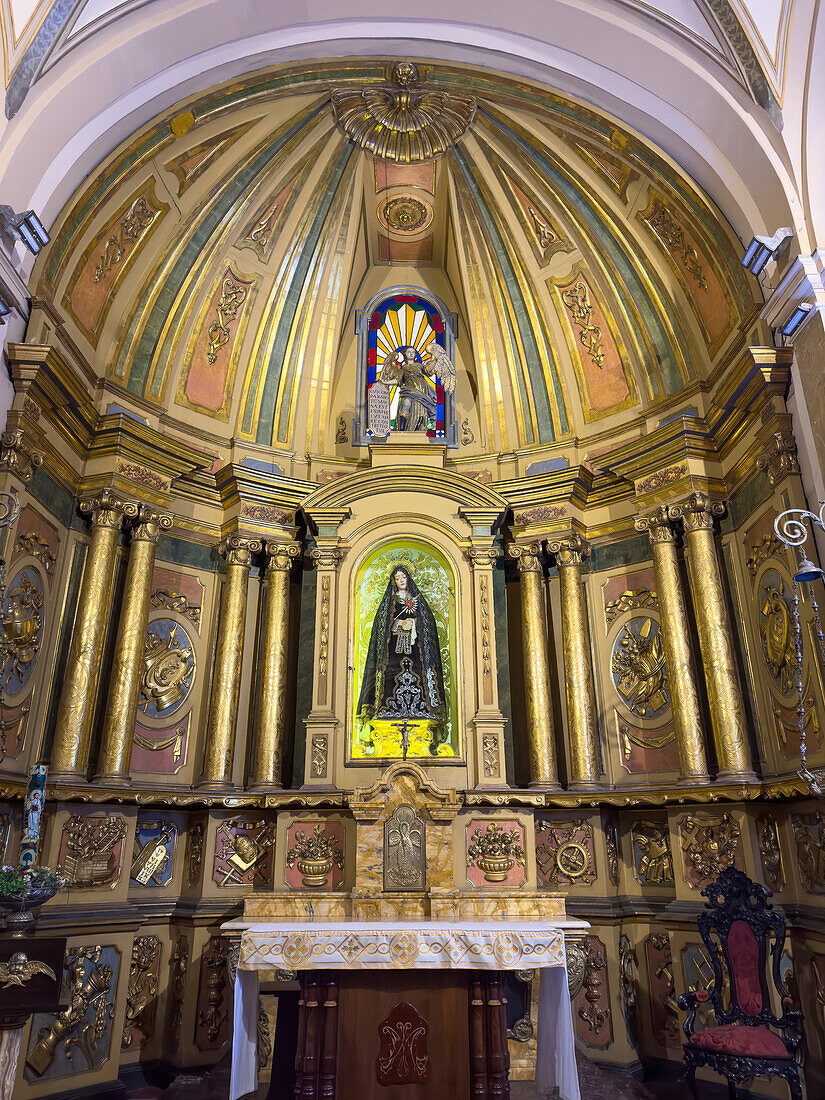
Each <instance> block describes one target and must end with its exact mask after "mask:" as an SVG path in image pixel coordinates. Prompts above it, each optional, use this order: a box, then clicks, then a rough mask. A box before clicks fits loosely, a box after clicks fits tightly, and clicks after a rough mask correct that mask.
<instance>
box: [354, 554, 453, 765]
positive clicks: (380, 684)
mask: <svg viewBox="0 0 825 1100" xmlns="http://www.w3.org/2000/svg"><path fill="white" fill-rule="evenodd" d="M446 714H447V708H446V702H445V696H444V675H443V672H442V669H441V647H440V645H439V641H438V629H437V627H436V623H435V619H434V618H433V613H432V611H431V610H430V605H429V604H428V603H427V601H426V599H425V598H424V596H422V594H421V592H420V591H419V590H418V587H417V585H416V583H415V581H414V580H413V579H412V573H411V571H410V568H409V566H408V565H406V564H402V563H399V562H395V563H393V565H392V567H391V572H390V579H389V581H388V582H387V587H386V589H385V590H384V595H383V596H382V598H381V603H380V604H379V605H378V610H377V611H376V613H375V619H374V620H373V624H372V632H371V634H370V642H369V648H368V649H367V660H366V664H365V666H364V679H363V680H362V682H361V693H360V695H359V696H358V709H357V713H356V717H357V718H358V720H359V721H361V722H365V723H369V722H371V721H372V720H373V719H383V720H385V721H387V720H388V721H390V722H396V721H404V720H405V719H413V720H416V719H417V720H419V721H421V720H422V719H424V720H429V721H430V722H432V723H433V725H432V727H431V728H432V731H433V739H432V745H431V752H432V753H433V754H434V753H435V751H436V749H437V746H438V743H439V741H440V740H441V735H442V732H443V730H444V721H445V718H446Z"/></svg>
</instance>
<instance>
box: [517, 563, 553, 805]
mask: <svg viewBox="0 0 825 1100" xmlns="http://www.w3.org/2000/svg"><path fill="white" fill-rule="evenodd" d="M507 553H508V554H509V555H510V557H511V558H515V560H516V562H517V564H518V571H519V588H520V591H521V645H522V651H523V653H524V693H525V696H526V704H527V748H528V755H529V759H530V786H531V787H539V788H541V789H542V790H559V789H560V787H559V782H558V778H557V771H556V746H555V741H554V736H553V700H552V696H551V694H550V654H549V648H548V631H547V609H546V598H545V592H544V571H543V569H542V567H541V543H539V542H534V543H531V544H530V545H529V546H517V545H514V546H509V547H508V548H507Z"/></svg>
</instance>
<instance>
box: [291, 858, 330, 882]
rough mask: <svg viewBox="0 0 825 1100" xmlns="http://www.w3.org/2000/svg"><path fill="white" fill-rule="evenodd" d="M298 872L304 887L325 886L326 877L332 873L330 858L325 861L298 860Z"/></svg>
mask: <svg viewBox="0 0 825 1100" xmlns="http://www.w3.org/2000/svg"><path fill="white" fill-rule="evenodd" d="M297 867H298V870H299V871H300V872H301V874H302V875H303V879H302V880H301V881H302V882H303V884H304V886H326V882H327V877H328V876H329V874H330V873H331V871H332V857H331V856H327V858H326V859H299V860H298V862H297Z"/></svg>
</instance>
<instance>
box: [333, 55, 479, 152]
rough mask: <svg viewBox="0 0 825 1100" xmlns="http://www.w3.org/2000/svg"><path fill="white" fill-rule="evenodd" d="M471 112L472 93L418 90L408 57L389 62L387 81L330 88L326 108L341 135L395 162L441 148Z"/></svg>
mask: <svg viewBox="0 0 825 1100" xmlns="http://www.w3.org/2000/svg"><path fill="white" fill-rule="evenodd" d="M475 112H476V101H475V99H473V97H472V96H465V95H455V94H454V93H452V92H440V91H426V90H424V89H423V88H422V87H421V79H420V76H419V73H418V68H417V67H416V66H415V65H414V64H413V63H412V62H411V61H399V62H398V63H397V64H396V65H395V68H394V69H393V73H392V84H391V85H386V84H385V85H379V86H378V87H375V86H373V87H368V88H353V89H347V90H344V91H340V92H333V93H332V113H333V114H334V116H335V121H336V122H337V123H338V125H339V126H340V127H341V129H342V130H343V131H344V133H345V134H346V135H347V137H348V138H350V140H352V141H354V142H356V144H358V145H360V146H361V148H362V149H367V150H368V151H369V152H370V153H372V154H373V155H374V156H376V157H381V158H382V159H384V160H392V161H395V162H396V163H397V164H416V163H418V162H419V161H422V160H430V159H431V158H432V157H437V156H439V155H440V154H441V153H446V151H447V150H448V149H450V148H452V146H453V145H455V143H456V142H457V141H458V139H459V138H460V137H461V136H462V135H463V134H465V133H466V132H467V130H468V129H469V127H470V125H471V124H472V122H473V119H474V118H475Z"/></svg>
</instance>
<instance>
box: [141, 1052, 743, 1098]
mask: <svg viewBox="0 0 825 1100" xmlns="http://www.w3.org/2000/svg"><path fill="white" fill-rule="evenodd" d="M579 1081H580V1083H581V1096H582V1100H691V1093H690V1090H689V1089H688V1088H687V1086H686V1085H685V1084H684V1082H683V1081H681V1080H680V1079H678V1078H668V1079H667V1080H660V1081H647V1082H645V1083H644V1084H642V1083H640V1082H638V1081H634V1080H633V1079H632V1078H631V1077H627V1076H625V1075H624V1074H621V1073H610V1072H608V1071H607V1070H604V1069H601V1068H599V1067H598V1066H596V1065H594V1063H592V1062H588V1061H587V1060H586V1059H580V1062H579ZM698 1092H699V1098H700V1100H727V1096H728V1090H727V1086H725V1085H724V1084H720V1085H707V1084H703V1083H701V1082H699V1083H698ZM739 1095H740V1096H742V1097H743V1100H744V1095H745V1094H744V1093H742V1092H741V1091H740V1093H739ZM228 1096H229V1067H228V1065H227V1064H226V1063H222V1064H221V1065H220V1066H218V1067H217V1068H216V1069H214V1070H212V1071H211V1072H209V1073H196V1072H193V1073H184V1074H181V1076H180V1077H177V1078H176V1079H175V1081H173V1083H172V1084H171V1085H169V1087H168V1088H166V1089H164V1090H161V1089H158V1088H150V1087H144V1088H141V1089H134V1090H130V1091H129V1092H128V1093H127V1094H126V1100H227V1098H228ZM510 1097H511V1100H551V1098H552V1093H546V1092H543V1091H542V1090H539V1089H537V1088H536V1086H535V1085H534V1084H533V1082H532V1081H513V1082H512V1083H511V1085H510ZM247 1100H267V1087H266V1086H262V1087H261V1088H259V1089H258V1091H257V1093H251V1094H250V1096H249V1097H248V1098H247Z"/></svg>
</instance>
